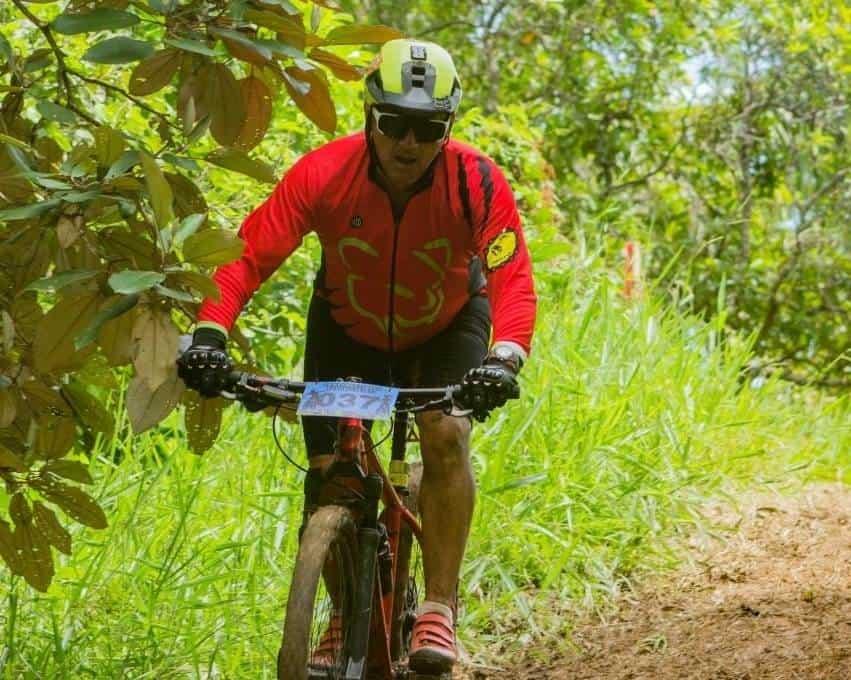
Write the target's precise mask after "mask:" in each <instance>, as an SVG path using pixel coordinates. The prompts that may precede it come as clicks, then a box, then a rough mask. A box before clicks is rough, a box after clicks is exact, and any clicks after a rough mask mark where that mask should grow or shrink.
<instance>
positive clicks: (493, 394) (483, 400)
mask: <svg viewBox="0 0 851 680" xmlns="http://www.w3.org/2000/svg"><path fill="white" fill-rule="evenodd" d="M519 396H520V386H519V385H518V384H517V371H516V369H515V368H514V366H512V365H510V364H509V363H507V362H503V361H501V360H499V359H497V358H496V357H492V356H490V357H488V358H487V359H485V363H484V364H482V365H481V366H480V367H479V368H474V369H472V370H471V371H468V372H467V375H465V376H464V381H463V382H462V383H461V391H460V392H459V393H458V395H457V399H458V403H459V404H460V405H461V406H463V407H464V408H467V409H470V410H471V411H472V412H473V417H474V418H475V419H476V420H478V421H479V422H482V421H484V420H485V418H487V417H488V413H490V412H491V411H492V410H493V409H495V408H498V407H500V406H502V405H503V404H504V403H505V402H506V401H508V400H509V399H517V397H519Z"/></svg>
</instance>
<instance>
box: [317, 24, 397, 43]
mask: <svg viewBox="0 0 851 680" xmlns="http://www.w3.org/2000/svg"><path fill="white" fill-rule="evenodd" d="M404 37H405V34H404V33H402V32H401V31H398V30H397V29H395V28H391V27H390V26H383V25H381V24H376V25H374V26H367V25H359V24H349V25H348V26H338V27H337V28H335V29H333V30H332V31H331V32H330V33H328V35H326V36H325V44H326V45H367V44H375V45H381V44H383V43H386V42H387V41H388V40H395V39H396V38H404Z"/></svg>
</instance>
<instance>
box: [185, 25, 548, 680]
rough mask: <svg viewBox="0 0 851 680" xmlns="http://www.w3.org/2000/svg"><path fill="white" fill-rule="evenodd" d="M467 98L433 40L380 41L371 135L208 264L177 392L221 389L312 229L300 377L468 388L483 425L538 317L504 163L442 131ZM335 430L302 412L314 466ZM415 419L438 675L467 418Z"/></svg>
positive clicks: (260, 214)
mask: <svg viewBox="0 0 851 680" xmlns="http://www.w3.org/2000/svg"><path fill="white" fill-rule="evenodd" d="M460 100H461V85H460V82H459V80H458V75H457V73H456V71H455V66H454V64H453V62H452V58H451V57H450V55H449V54H448V53H447V52H446V51H445V50H444V49H443V48H441V47H439V46H438V45H435V44H433V43H428V42H422V41H418V40H392V41H390V42H388V43H386V44H385V45H384V46H383V47H382V49H381V51H380V54H379V55H378V57H377V58H376V61H375V62H374V63H373V66H372V67H371V70H370V72H369V74H368V75H367V77H366V80H365V101H364V113H365V130H364V131H363V132H361V133H357V134H353V135H350V136H347V137H343V138H341V139H337V140H334V141H331V142H329V143H327V144H325V145H323V146H321V147H320V148H318V149H316V150H314V151H312V152H310V153H308V154H306V155H305V156H303V157H302V158H301V159H300V160H298V161H297V162H296V163H295V165H294V166H293V167H292V168H291V169H290V170H289V171H288V172H287V173H286V174H285V175H284V177H283V179H281V181H280V182H279V183H278V185H277V187H276V188H275V190H274V191H273V193H272V194H271V196H269V198H268V199H267V200H266V201H265V202H264V203H263V204H262V205H260V206H259V207H258V208H256V209H255V210H254V211H253V212H252V213H251V214H250V215H249V216H248V217H247V219H246V220H245V222H244V223H243V225H242V227H241V229H240V231H239V235H240V237H241V238H242V239H243V241H244V242H245V249H244V252H243V254H242V257H241V258H240V259H238V260H236V261H235V262H232V263H230V264H227V265H224V266H222V267H220V268H219V269H218V271H217V272H216V273H215V276H214V279H215V281H216V283H217V284H218V287H219V289H220V291H221V298H220V300H219V301H217V302H214V301H213V300H210V299H208V300H206V301H204V303H203V304H202V306H201V308H200V310H199V313H198V325H197V327H196V330H195V333H194V335H193V344H192V346H191V347H190V349H189V350H188V351H187V352H186V354H184V357H183V359H182V360H181V369H180V370H181V375H182V376H183V377H184V380H185V381H186V383H187V385H189V386H190V387H193V388H195V389H198V390H199V391H201V392H202V394H207V395H214V394H216V393H217V391H218V389H220V386H221V377H222V375H223V372H224V371H226V369H227V368H228V367H229V365H230V362H229V359H228V356H227V353H226V349H225V344H226V339H227V336H228V332H229V329H230V328H231V327H232V325H233V323H234V321H235V319H236V318H237V316H238V315H239V313H240V311H241V310H242V307H243V306H244V305H245V304H246V303H247V301H248V300H249V298H250V297H251V295H252V294H253V293H254V292H255V291H256V290H257V288H258V287H259V286H260V284H261V283H262V282H263V281H264V280H265V279H267V278H268V277H269V276H270V275H271V274H272V273H273V272H274V271H275V270H276V269H277V268H278V267H279V266H280V265H281V263H282V262H284V260H285V259H286V258H287V257H288V256H289V255H290V253H292V252H293V250H295V248H296V247H298V245H299V244H300V243H301V240H302V238H303V237H304V236H305V235H306V234H307V233H308V232H309V231H314V232H316V234H317V235H318V237H319V239H320V242H321V244H322V260H321V264H320V267H319V271H318V273H317V275H316V280H315V284H314V292H313V296H312V299H311V302H310V307H309V311H308V321H307V341H306V342H307V344H306V348H305V360H304V379H305V380H306V381H309V380H334V379H337V378H341V377H347V376H359V377H360V378H361V379H363V380H364V381H367V382H373V383H380V384H394V385H397V386H424V387H428V386H439V385H445V384H452V383H459V382H462V384H463V385H464V386H465V389H464V390H463V391H462V396H463V397H464V398H465V399H466V400H467V403H469V405H470V407H471V408H472V409H473V411H474V415H476V417H477V418H483V417H484V415H486V413H487V411H488V410H490V409H492V408H495V407H497V406H501V405H502V404H503V403H505V401H506V399H508V398H510V397H514V396H517V393H518V390H517V382H516V376H517V373H518V371H519V370H520V367H521V366H522V364H523V362H524V360H525V359H526V356H527V354H528V352H529V349H530V344H531V339H532V330H533V324H534V317H535V305H536V298H535V292H534V288H533V282H532V271H531V264H530V259H529V253H528V250H527V248H526V244H525V240H524V237H523V231H522V228H521V225H520V219H519V216H518V214H517V209H516V206H515V202H514V198H513V196H512V192H511V189H510V188H509V186H508V183H507V182H506V180H505V178H504V176H503V174H502V172H501V171H500V170H499V168H497V166H496V165H495V164H494V163H493V161H491V160H490V159H489V158H487V157H486V156H485V155H484V154H482V153H480V152H479V151H477V150H476V149H474V148H472V147H470V146H467V145H465V144H461V143H459V142H456V141H454V140H451V139H450V131H451V129H452V124H453V122H454V120H455V114H456V111H457V109H458V104H459V102H460ZM491 317H492V318H493V333H492V342H491V328H490V327H491ZM333 424H334V421H333V420H332V419H329V418H322V417H305V418H304V419H303V429H304V438H305V442H306V446H307V452H308V456H309V464H310V472H309V473H308V475H314V476H317V475H318V476H321V474H322V470H323V469H324V468H326V467H327V466H328V465H330V463H331V461H332V458H333V445H334V433H335V428H334V427H333ZM417 424H418V427H419V431H420V443H421V450H422V457H423V479H422V486H421V498H420V513H421V519H422V526H423V540H422V549H423V563H424V564H423V567H424V576H425V583H426V597H425V601H424V602H423V604H422V606H421V608H420V610H419V612H418V616H417V619H416V623H415V625H414V629H413V635H412V643H411V653H410V656H409V664H410V667H411V669H412V670H415V671H420V672H431V673H434V672H444V671H448V670H449V669H450V668H451V667H452V665H453V664H454V663H455V661H456V656H457V652H456V646H455V629H454V620H453V612H454V604H455V593H456V585H457V582H458V575H459V571H460V566H461V561H462V558H463V554H464V549H465V546H466V541H467V535H468V532H469V528H470V520H471V516H472V512H473V503H474V494H475V483H474V479H473V473H472V469H471V466H470V455H469V448H470V431H471V421H470V420H469V419H468V418H463V417H461V418H459V417H450V416H447V415H444V414H442V413H439V412H430V413H427V414H421V415H420V416H419V417H418V419H417ZM329 425H331V427H329ZM332 628H333V626H332ZM321 648H322V645H320V656H321Z"/></svg>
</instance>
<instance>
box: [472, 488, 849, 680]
mask: <svg viewBox="0 0 851 680" xmlns="http://www.w3.org/2000/svg"><path fill="white" fill-rule="evenodd" d="M708 514H709V516H710V517H712V519H714V520H716V521H717V522H718V523H719V524H720V525H722V526H726V527H729V528H730V530H729V531H724V532H722V533H721V534H720V536H717V535H716V537H715V538H710V537H708V536H696V537H694V538H693V539H692V541H691V544H690V546H689V548H690V550H691V552H692V556H693V558H694V561H693V564H692V566H689V567H687V568H684V569H682V570H681V571H680V572H678V573H676V574H674V575H669V576H667V577H664V578H661V579H660V580H659V581H658V582H654V583H647V584H645V585H643V586H642V587H640V588H639V590H638V591H637V592H636V593H635V594H634V596H633V597H630V599H629V600H628V601H627V600H625V601H624V602H623V603H622V604H621V606H620V608H619V610H618V611H617V613H616V614H615V615H614V616H613V617H611V618H610V619H609V620H607V621H605V622H600V621H599V619H598V620H597V621H593V622H588V623H586V624H585V625H581V626H580V627H578V628H577V629H576V630H575V631H574V635H573V642H574V644H575V645H576V646H577V652H576V653H575V654H573V655H572V656H570V655H568V656H567V657H565V656H564V655H563V654H562V656H561V657H555V656H554V655H553V653H547V651H546V649H542V648H536V649H529V650H527V651H526V653H525V654H524V656H525V660H523V659H521V660H516V661H515V662H514V663H513V664H511V665H509V664H506V665H505V666H504V667H503V668H502V669H500V670H495V669H494V670H482V669H476V668H469V669H467V670H466V671H464V672H463V673H462V674H461V675H460V676H459V680H460V679H463V680H484V679H486V678H487V679H491V678H493V679H494V680H496V679H499V680H508V679H509V678H510V679H511V680H531V679H532V678H535V679H536V680H537V679H549V678H552V679H554V680H555V679H557V680H561V679H568V678H569V679H575V680H580V679H582V680H586V679H591V678H594V679H595V680H597V679H599V680H615V679H617V680H628V679H629V680H638V679H640V680H650V679H651V678H652V679H654V680H656V679H674V678H689V679H694V680H697V679H701V680H703V679H706V680H709V679H712V680H716V679H717V680H734V679H735V680H757V679H759V680H769V679H770V680H798V679H800V680H834V679H835V680H849V679H851V488H849V487H846V486H841V485H818V486H811V487H809V488H808V489H807V490H806V491H805V492H804V493H802V494H799V495H798V496H796V497H794V498H784V497H780V496H759V497H757V498H754V499H752V500H751V501H749V502H748V503H747V504H746V506H745V508H744V509H743V510H742V511H740V512H736V513H734V512H731V511H730V510H729V509H725V508H723V507H720V506H719V507H712V508H710V509H709V510H708ZM541 658H544V659H549V660H548V661H547V662H545V663H541V662H540V661H532V659H541Z"/></svg>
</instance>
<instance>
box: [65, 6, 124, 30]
mask: <svg viewBox="0 0 851 680" xmlns="http://www.w3.org/2000/svg"><path fill="white" fill-rule="evenodd" d="M138 23H139V17H137V16H136V15H135V14H131V13H130V12H125V11H123V10H120V9H111V8H109V7H99V8H97V9H95V10H93V11H91V12H84V13H81V14H68V13H65V14H60V15H59V16H58V17H56V18H55V19H54V20H53V21H52V22H50V25H51V27H52V28H53V30H54V31H56V32H57V33H64V34H65V35H75V34H77V33H91V32H94V31H106V30H110V29H114V28H127V27H129V26H135V25H136V24H138Z"/></svg>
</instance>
